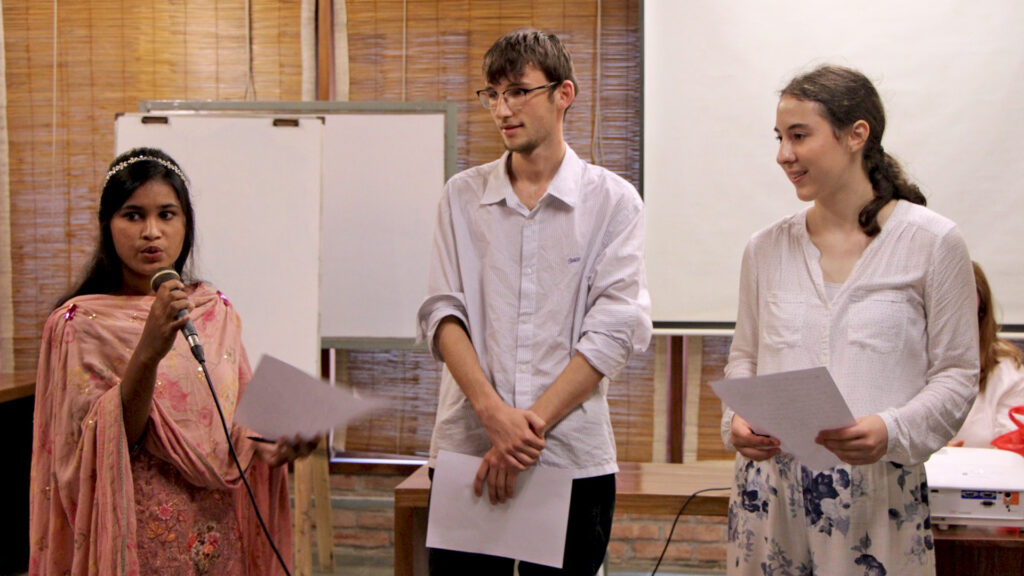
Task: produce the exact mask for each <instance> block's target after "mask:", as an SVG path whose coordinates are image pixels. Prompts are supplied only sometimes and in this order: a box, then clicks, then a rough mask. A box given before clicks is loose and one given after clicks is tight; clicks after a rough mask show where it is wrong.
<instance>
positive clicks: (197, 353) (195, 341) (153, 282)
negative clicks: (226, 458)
mask: <svg viewBox="0 0 1024 576" xmlns="http://www.w3.org/2000/svg"><path fill="white" fill-rule="evenodd" d="M168 280H177V281H179V282H180V281H181V275H179V274H178V271H177V270H175V269H174V268H170V267H167V268H161V269H159V270H157V271H156V273H154V274H153V276H152V277H151V278H150V279H149V287H150V289H151V290H153V292H156V291H157V290H158V289H159V288H160V285H161V284H163V283H164V282H167V281H168ZM186 313H187V311H186V310H179V311H178V314H177V315H176V316H175V318H181V317H182V316H185V315H186ZM181 331H182V334H183V335H184V336H185V341H186V342H188V345H189V350H190V351H191V352H192V356H193V357H194V358H195V359H196V362H199V367H200V368H202V371H203V377H204V378H206V385H207V386H209V388H210V395H211V396H213V404H214V405H215V406H216V407H217V415H218V416H220V425H221V427H222V428H224V439H225V440H227V441H228V451H229V452H230V453H231V459H232V460H233V461H234V462H235V468H237V469H238V475H239V477H241V478H242V484H245V491H246V492H248V493H249V502H252V509H253V511H254V512H256V519H257V520H259V522H260V528H262V529H263V535H264V536H266V537H267V542H268V543H269V544H270V548H271V549H272V550H273V551H274V555H275V556H277V561H278V562H280V563H281V568H282V569H283V570H284V573H285V574H286V576H292V573H291V572H290V571H289V570H288V565H287V564H285V562H284V558H282V557H281V552H280V551H278V549H277V545H275V544H274V539H273V538H271V537H270V530H268V529H267V524H266V522H264V521H263V514H261V513H260V507H259V506H257V505H256V495H255V494H253V493H252V486H249V479H248V478H246V477H245V470H243V469H242V463H241V462H240V461H239V460H238V453H237V452H235V444H234V443H233V442H231V432H230V431H229V430H228V422H227V419H226V418H225V417H224V410H223V409H222V408H221V407H220V399H218V398H217V391H216V390H215V389H214V388H213V380H211V379H210V373H209V372H208V371H207V370H206V355H205V354H204V353H203V346H202V345H201V344H200V343H199V334H197V333H196V329H195V327H194V326H193V325H192V321H191V320H190V321H188V322H187V323H186V324H185V326H183V327H182V329H181Z"/></svg>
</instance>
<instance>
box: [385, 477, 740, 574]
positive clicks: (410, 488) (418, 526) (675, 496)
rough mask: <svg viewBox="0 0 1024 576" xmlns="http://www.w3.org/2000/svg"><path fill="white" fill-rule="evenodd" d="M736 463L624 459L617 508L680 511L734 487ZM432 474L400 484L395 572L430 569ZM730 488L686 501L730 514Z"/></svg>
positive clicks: (694, 509)
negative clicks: (428, 523) (428, 547)
mask: <svg viewBox="0 0 1024 576" xmlns="http://www.w3.org/2000/svg"><path fill="white" fill-rule="evenodd" d="M732 469H733V463H732V461H731V460H728V461H718V460H716V461H708V462H694V463H692V464H655V463H642V464H641V463H635V462H619V473H618V474H617V475H616V490H617V493H616V495H615V511H616V512H617V513H618V512H622V513H632V514H665V515H675V513H676V512H678V511H679V508H680V506H682V505H683V502H684V501H685V500H686V498H687V497H689V496H690V495H691V494H693V493H694V492H696V491H697V490H700V489H702V488H714V487H726V488H727V487H729V486H730V485H731V483H732ZM429 491H430V480H429V479H428V477H427V467H426V466H421V467H420V468H419V469H418V470H416V472H414V473H413V474H412V475H411V476H409V477H408V478H406V479H405V480H404V481H403V482H402V483H401V484H399V485H398V486H397V487H395V576H414V575H419V574H426V573H427V547H426V542H427V500H428V496H429ZM728 508H729V492H728V491H722V492H711V493H708V494H701V495H700V496H697V497H696V498H694V499H693V501H692V502H690V505H689V506H687V507H686V513H687V514H696V515H705V516H725V515H726V513H727V511H728Z"/></svg>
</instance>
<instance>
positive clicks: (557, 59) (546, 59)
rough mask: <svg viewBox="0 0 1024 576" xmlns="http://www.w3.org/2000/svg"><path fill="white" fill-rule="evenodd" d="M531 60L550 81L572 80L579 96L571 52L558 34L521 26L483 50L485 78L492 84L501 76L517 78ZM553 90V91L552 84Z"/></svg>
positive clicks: (500, 78) (503, 78)
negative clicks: (485, 51)
mask: <svg viewBox="0 0 1024 576" xmlns="http://www.w3.org/2000/svg"><path fill="white" fill-rule="evenodd" d="M530 64H533V65H534V66H536V67H537V68H538V69H539V70H540V71H541V72H543V73H544V76H545V77H547V79H548V82H558V85H561V84H562V82H564V81H566V80H568V81H570V82H572V87H573V89H574V91H575V93H576V95H577V96H579V93H580V85H579V84H578V83H577V82H576V74H575V72H574V71H573V66H572V56H570V55H569V50H568V49H566V47H565V44H563V43H562V41H561V40H559V39H558V36H555V35H554V34H549V33H547V32H541V31H540V30H533V29H530V28H522V29H519V30H514V31H512V32H509V33H508V34H505V35H504V36H502V37H501V38H499V39H498V40H497V41H496V42H495V43H494V44H493V45H492V46H491V47H490V49H489V50H487V53H486V54H484V63H483V71H484V78H485V79H486V80H487V82H488V83H489V84H498V83H500V82H501V81H502V80H518V79H519V78H520V77H522V75H523V73H525V72H526V67H527V66H528V65H530ZM551 91H552V92H553V91H554V87H552V89H551Z"/></svg>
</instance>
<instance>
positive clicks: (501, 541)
mask: <svg viewBox="0 0 1024 576" xmlns="http://www.w3.org/2000/svg"><path fill="white" fill-rule="evenodd" d="M482 461H483V460H482V459H481V458H477V457H475V456H466V455H464V454H455V453H454V452H444V451H442V452H441V453H439V454H438V456H437V461H436V463H435V466H434V482H433V485H432V487H431V492H430V515H429V517H428V520H427V547H429V548H444V549H446V550H459V551H462V552H477V553H481V554H490V555H492V556H503V557H505V558H515V559H517V560H525V561H527V562H532V563H534V564H543V565H545V566H553V567H555V568H561V567H562V556H563V555H564V552H565V533H566V530H567V527H568V524H569V496H570V495H571V493H572V474H570V473H569V472H568V471H566V470H561V469H558V468H544V467H539V466H533V467H531V468H530V469H529V470H527V471H526V472H523V473H521V474H519V475H518V476H517V477H516V487H515V496H514V497H513V498H510V499H509V500H506V501H505V502H503V503H501V504H497V505H491V500H490V498H489V497H488V496H487V488H486V486H485V487H484V493H483V495H482V496H480V497H479V498H477V497H476V495H475V494H474V493H473V479H474V478H475V477H476V471H477V469H478V468H480V463H481V462H482Z"/></svg>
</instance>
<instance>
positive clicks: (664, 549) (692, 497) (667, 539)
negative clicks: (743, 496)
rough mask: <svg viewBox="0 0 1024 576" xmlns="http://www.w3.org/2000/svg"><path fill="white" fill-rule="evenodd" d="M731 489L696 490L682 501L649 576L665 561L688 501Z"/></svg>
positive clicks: (652, 575)
mask: <svg viewBox="0 0 1024 576" xmlns="http://www.w3.org/2000/svg"><path fill="white" fill-rule="evenodd" d="M731 489H732V488H728V487H726V488H703V489H701V490H697V491H696V492H694V493H693V494H690V496H689V497H688V498H687V499H686V500H685V501H683V505H682V506H680V507H679V512H676V519H675V520H673V521H672V529H671V530H669V531H668V538H666V539H665V547H664V548H662V550H661V556H658V563H657V564H655V565H654V570H651V576H654V575H655V574H656V573H657V572H658V568H659V567H660V566H661V561H662V560H664V559H665V553H666V552H668V545H669V544H670V543H671V542H672V533H673V532H675V531H676V524H678V523H679V517H680V516H682V515H683V511H684V510H686V507H687V506H689V504H690V501H691V500H693V499H694V498H696V497H697V495H698V494H703V493H704V492H717V491H720V490H731Z"/></svg>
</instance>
